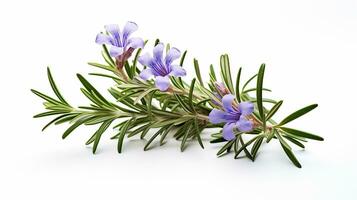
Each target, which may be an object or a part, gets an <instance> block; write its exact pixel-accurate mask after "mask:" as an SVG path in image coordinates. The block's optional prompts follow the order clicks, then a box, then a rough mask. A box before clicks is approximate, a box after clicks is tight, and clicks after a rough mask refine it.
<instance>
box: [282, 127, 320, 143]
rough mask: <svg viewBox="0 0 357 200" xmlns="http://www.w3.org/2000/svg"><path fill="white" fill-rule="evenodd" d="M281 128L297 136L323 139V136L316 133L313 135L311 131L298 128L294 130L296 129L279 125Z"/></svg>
mask: <svg viewBox="0 0 357 200" xmlns="http://www.w3.org/2000/svg"><path fill="white" fill-rule="evenodd" d="M279 128H280V129H281V130H283V131H285V132H288V133H290V134H292V135H295V136H298V137H304V138H308V139H312V140H319V141H323V140H324V138H322V137H320V136H318V135H314V134H311V133H307V132H304V131H300V130H296V129H292V128H287V127H279Z"/></svg>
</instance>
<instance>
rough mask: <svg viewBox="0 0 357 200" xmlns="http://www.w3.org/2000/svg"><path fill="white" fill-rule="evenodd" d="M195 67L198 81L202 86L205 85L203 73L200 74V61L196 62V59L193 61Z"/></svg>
mask: <svg viewBox="0 0 357 200" xmlns="http://www.w3.org/2000/svg"><path fill="white" fill-rule="evenodd" d="M193 65H194V67H195V72H196V77H197V79H198V81H199V82H200V84H201V85H203V81H202V77H201V72H200V66H199V64H198V61H197V60H196V58H195V59H193Z"/></svg>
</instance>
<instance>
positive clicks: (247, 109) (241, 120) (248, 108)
mask: <svg viewBox="0 0 357 200" xmlns="http://www.w3.org/2000/svg"><path fill="white" fill-rule="evenodd" d="M234 99H235V97H234V95H232V94H227V95H225V96H224V97H223V98H222V104H223V110H218V109H216V108H214V109H213V110H212V111H211V112H210V114H209V120H210V122H211V123H213V124H218V123H226V124H225V125H224V126H223V130H222V131H223V138H224V139H226V140H233V139H235V134H234V128H237V129H238V130H239V131H241V132H249V131H251V130H252V129H253V122H252V121H250V120H249V119H248V117H249V115H251V114H252V113H253V111H254V105H253V103H251V102H241V103H239V104H238V103H237V102H236V101H235V100H234Z"/></svg>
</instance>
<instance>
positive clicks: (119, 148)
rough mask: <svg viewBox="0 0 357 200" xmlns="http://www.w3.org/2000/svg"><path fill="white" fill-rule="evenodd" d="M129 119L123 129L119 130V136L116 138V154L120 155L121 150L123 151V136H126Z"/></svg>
mask: <svg viewBox="0 0 357 200" xmlns="http://www.w3.org/2000/svg"><path fill="white" fill-rule="evenodd" d="M131 121H132V120H131V119H130V120H128V121H127V122H126V123H125V124H124V125H123V127H122V128H121V129H120V134H119V138H118V145H117V150H118V153H121V152H122V149H123V142H124V136H125V134H126V131H127V130H128V127H129V125H130V123H131Z"/></svg>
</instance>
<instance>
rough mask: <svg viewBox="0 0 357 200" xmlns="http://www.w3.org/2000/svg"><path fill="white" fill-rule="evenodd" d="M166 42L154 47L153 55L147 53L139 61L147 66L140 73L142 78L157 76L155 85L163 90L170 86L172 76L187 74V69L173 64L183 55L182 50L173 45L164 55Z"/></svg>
mask: <svg viewBox="0 0 357 200" xmlns="http://www.w3.org/2000/svg"><path fill="white" fill-rule="evenodd" d="M163 51H164V44H162V43H159V44H157V45H156V46H155V47H154V49H153V56H151V55H150V54H149V53H146V54H144V55H142V56H140V58H139V62H140V63H141V64H142V65H144V66H147V67H148V68H146V69H144V70H143V71H141V73H140V78H142V79H144V80H148V79H149V78H151V77H152V76H154V77H155V85H156V87H157V88H159V89H160V90H161V91H166V90H167V89H168V88H169V87H170V76H177V77H181V76H185V75H186V71H185V70H184V69H183V68H182V67H181V66H179V65H176V64H172V63H173V61H174V60H176V59H178V58H179V57H180V56H181V52H180V51H179V50H178V49H177V48H175V47H172V48H171V49H170V50H169V51H168V52H167V54H166V56H165V59H164V57H163Z"/></svg>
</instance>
